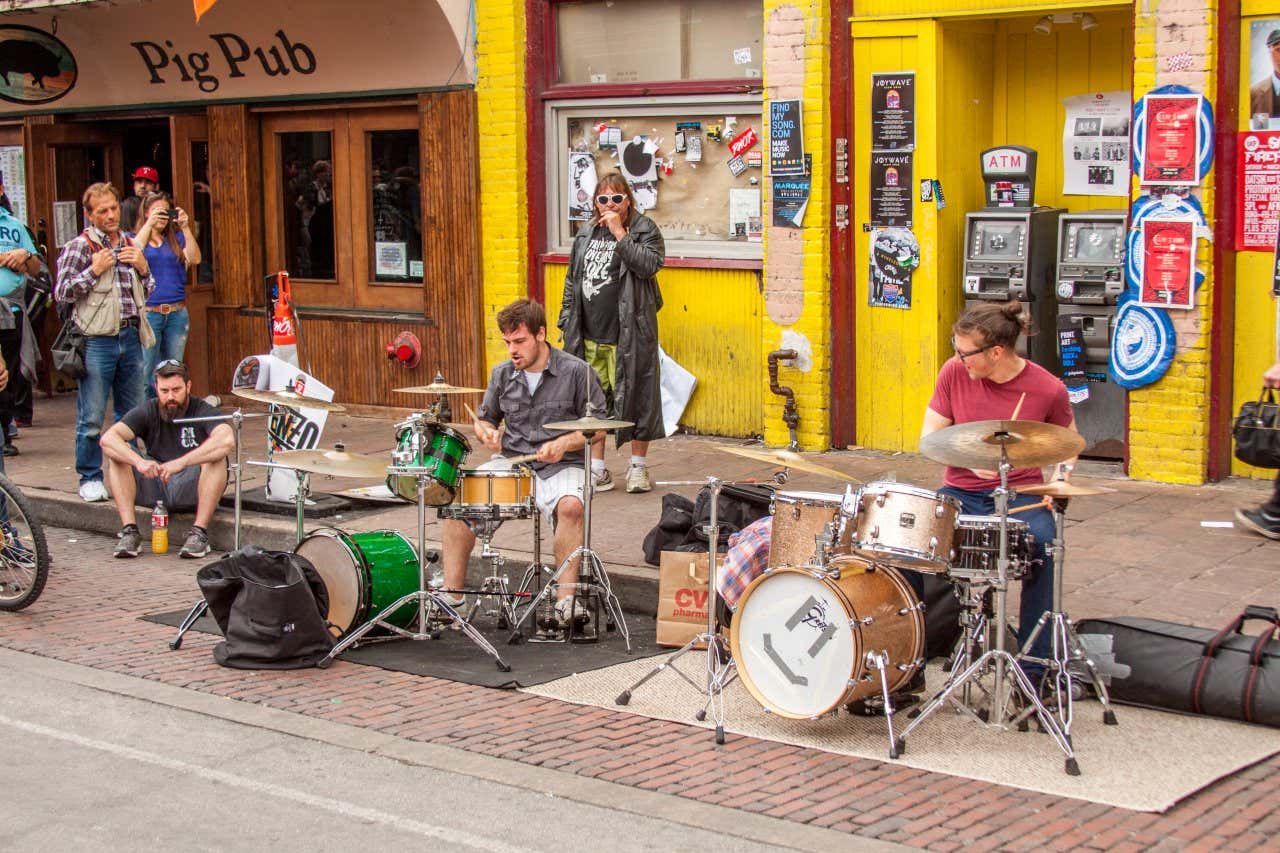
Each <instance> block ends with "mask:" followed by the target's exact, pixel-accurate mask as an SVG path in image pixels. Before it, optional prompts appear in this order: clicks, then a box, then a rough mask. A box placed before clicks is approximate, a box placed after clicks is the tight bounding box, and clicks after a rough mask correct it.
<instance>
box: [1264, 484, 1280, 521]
mask: <svg viewBox="0 0 1280 853" xmlns="http://www.w3.org/2000/svg"><path fill="white" fill-rule="evenodd" d="M1262 511H1263V512H1265V513H1266V514H1267V515H1269V516H1271V517H1272V518H1280V473H1277V474H1276V485H1275V489H1274V490H1273V491H1272V492H1271V500H1269V501H1267V502H1266V503H1264V504H1263V505H1262Z"/></svg>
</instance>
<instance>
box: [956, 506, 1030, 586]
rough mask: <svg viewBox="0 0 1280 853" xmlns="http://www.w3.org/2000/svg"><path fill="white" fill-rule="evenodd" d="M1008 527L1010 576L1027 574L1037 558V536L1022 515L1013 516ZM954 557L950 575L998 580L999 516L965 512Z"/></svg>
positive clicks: (962, 577)
mask: <svg viewBox="0 0 1280 853" xmlns="http://www.w3.org/2000/svg"><path fill="white" fill-rule="evenodd" d="M1008 524H1009V527H1008V530H1009V551H1008V553H1009V579H1010V580H1016V579H1018V578H1020V577H1022V576H1023V575H1025V574H1026V573H1027V569H1028V568H1030V566H1031V560H1032V559H1033V558H1034V557H1035V547H1036V538H1035V537H1034V536H1032V535H1031V528H1030V527H1028V526H1027V523H1026V522H1025V521H1023V520H1022V519H1019V518H1011V519H1009V521H1008ZM954 547H955V556H954V557H952V559H951V569H950V573H951V576H952V577H954V578H959V579H960V580H967V581H982V580H989V581H994V580H997V579H998V573H997V571H996V560H997V558H999V556H1000V516H998V515H962V516H960V521H959V524H958V525H957V527H956V542H955V546H954Z"/></svg>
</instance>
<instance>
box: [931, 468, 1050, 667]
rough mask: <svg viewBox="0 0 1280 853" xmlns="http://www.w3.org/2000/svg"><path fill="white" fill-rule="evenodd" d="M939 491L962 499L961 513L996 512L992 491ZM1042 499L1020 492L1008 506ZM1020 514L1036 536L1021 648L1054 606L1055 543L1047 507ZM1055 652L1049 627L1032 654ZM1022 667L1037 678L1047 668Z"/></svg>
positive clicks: (1022, 608)
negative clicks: (1051, 549) (1042, 616)
mask: <svg viewBox="0 0 1280 853" xmlns="http://www.w3.org/2000/svg"><path fill="white" fill-rule="evenodd" d="M938 491H939V492H941V493H942V494H944V495H951V497H953V498H955V499H956V500H958V501H960V506H961V512H963V513H964V514H965V515H995V511H996V505H995V501H994V500H993V499H992V497H991V493H990V492H968V491H964V490H963V489H956V488H952V487H951V486H943V487H942V488H941V489H939V490H938ZM1042 500H1044V499H1043V498H1042V497H1040V496H1039V495H1018V496H1017V497H1016V498H1014V499H1013V500H1011V501H1010V502H1009V509H1014V508H1016V507H1020V506H1026V505H1027V504H1035V503H1040V501H1042ZM1017 517H1018V519H1019V520H1021V521H1025V522H1026V523H1027V526H1028V527H1029V528H1030V529H1031V535H1032V536H1034V537H1035V538H1036V546H1035V551H1034V553H1033V554H1032V560H1031V567H1030V568H1029V569H1028V570H1027V574H1026V576H1025V577H1023V578H1022V600H1021V601H1020V602H1019V603H1018V647H1019V648H1021V647H1022V645H1023V644H1024V643H1026V641H1027V637H1030V636H1031V631H1032V630H1033V629H1034V628H1035V627H1036V623H1037V622H1038V621H1040V616H1041V615H1042V614H1043V613H1044V612H1045V611H1046V610H1052V609H1053V556H1052V555H1051V554H1050V553H1049V548H1050V547H1051V546H1052V545H1053V536H1054V524H1053V513H1052V512H1050V511H1049V510H1048V509H1032V510H1027V511H1026V512H1020V513H1018V515H1017ZM1052 651H1053V633H1052V632H1051V631H1050V630H1048V626H1046V627H1045V629H1044V630H1042V631H1041V632H1040V636H1039V637H1036V643H1035V645H1034V646H1032V647H1031V654H1032V655H1033V656H1034V657H1040V658H1047V657H1049V656H1050V654H1051V653H1052ZM1023 670H1025V671H1026V673H1027V675H1028V676H1029V677H1031V678H1033V679H1034V678H1038V677H1039V676H1040V674H1041V673H1043V672H1044V667H1042V666H1040V665H1039V664H1027V665H1025V666H1023Z"/></svg>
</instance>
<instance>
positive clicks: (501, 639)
mask: <svg viewBox="0 0 1280 853" xmlns="http://www.w3.org/2000/svg"><path fill="white" fill-rule="evenodd" d="M186 615H187V611H185V610H174V611H171V612H167V613H152V614H149V615H147V616H143V617H141V618H142V619H143V621H146V622H155V623H157V624H160V625H169V626H171V627H173V628H177V627H178V625H180V624H181V623H182V620H183V617H185V616H186ZM626 616H627V627H628V628H629V629H630V630H631V653H630V654H628V653H627V648H626V645H625V644H624V643H623V640H622V634H621V633H620V632H617V631H614V632H603V633H602V635H601V639H600V642H598V643H573V644H570V643H530V642H525V643H522V644H519V645H508V643H507V638H508V637H509V636H510V632H509V631H499V630H497V628H496V627H495V626H494V625H493V620H492V619H491V618H480V619H477V624H476V627H477V628H479V630H480V633H482V634H483V635H484V637H485V639H486V640H488V641H489V642H490V643H492V644H493V647H494V648H495V649H497V650H498V654H499V655H501V656H502V659H503V660H504V661H506V663H507V664H508V665H509V666H510V667H511V671H510V672H502V671H501V670H499V669H498V667H497V665H496V664H495V663H494V661H493V658H492V657H490V656H489V654H488V653H487V652H485V651H484V650H483V649H481V648H480V647H479V646H477V645H475V644H474V643H472V642H471V641H470V640H469V639H467V637H466V635H465V634H463V633H462V632H461V631H450V630H444V631H441V632H440V639H439V640H406V639H403V638H397V639H394V640H387V641H385V642H370V643H367V644H364V645H360V646H357V647H356V648H352V649H348V650H347V651H346V652H344V653H343V655H342V660H345V661H348V662H350V663H358V664H362V665H364V666H376V667H381V668H382V669H390V670H394V671H396V672H408V673H412V674H414V675H429V676H431V677H433V678H444V679H448V680H449V681H461V682H463V683H465V684H476V685H479V686H481V687H499V688H507V689H513V688H516V687H528V686H530V685H533V684H543V683H545V682H548V681H554V680H556V679H557V678H563V677H565V676H567V675H573V674H574V673H576V672H587V671H588V670H592V669H600V668H601V667H606V666H612V665H613V664H615V663H622V662H623V661H628V660H635V659H636V658H641V657H649V656H651V655H658V654H662V653H663V652H670V651H674V650H673V649H664V648H661V647H659V646H658V645H657V644H656V643H655V642H654V627H655V626H654V620H653V617H652V616H641V615H639V614H635V613H628V614H626ZM191 630H193V631H200V632H201V633H205V634H219V635H220V634H221V633H222V632H221V631H219V630H218V624H217V623H216V622H214V621H213V619H212V618H211V617H209V616H208V615H205V616H202V617H201V618H200V620H199V621H197V622H196V624H195V627H193V628H192V629H191ZM178 654H181V651H179V652H178Z"/></svg>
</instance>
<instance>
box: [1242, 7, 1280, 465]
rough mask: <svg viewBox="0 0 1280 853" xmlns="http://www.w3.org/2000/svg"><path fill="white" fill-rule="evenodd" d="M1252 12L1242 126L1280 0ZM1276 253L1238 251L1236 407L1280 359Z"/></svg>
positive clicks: (1245, 34) (1245, 23)
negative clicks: (1261, 30) (1265, 25)
mask: <svg viewBox="0 0 1280 853" xmlns="http://www.w3.org/2000/svg"><path fill="white" fill-rule="evenodd" d="M1244 12H1245V14H1247V15H1250V16H1251V17H1249V18H1244V19H1242V20H1241V22H1240V33H1241V35H1240V81H1241V85H1240V127H1239V129H1240V130H1245V129H1246V128H1247V127H1248V123H1249V87H1248V81H1249V76H1250V75H1249V24H1250V21H1251V20H1252V18H1253V17H1260V18H1280V2H1275V0H1269V1H1268V2H1260V3H1249V4H1245V8H1244ZM1271 261H1272V258H1271V254H1270V253H1268V252H1237V253H1236V282H1235V284H1236V311H1235V343H1234V351H1235V368H1234V392H1235V393H1234V395H1233V396H1234V399H1233V400H1232V405H1231V410H1232V411H1233V412H1238V411H1240V404H1241V403H1243V402H1245V401H1246V400H1251V399H1255V400H1256V399H1257V397H1258V390H1259V389H1260V388H1261V387H1262V371H1264V370H1266V369H1267V368H1268V367H1270V366H1271V365H1272V364H1274V363H1275V361H1276V359H1277V356H1278V354H1277V352H1276V324H1277V321H1278V318H1277V306H1276V300H1275V299H1274V298H1273V297H1272V296H1271ZM1231 472H1232V473H1233V474H1238V475H1241V476H1246V477H1258V478H1262V479H1271V478H1272V477H1274V476H1275V472H1274V471H1267V470H1264V469H1262V468H1254V467H1252V466H1249V465H1245V464H1244V463H1243V462H1241V461H1240V460H1238V459H1235V458H1234V457H1233V458H1232V462H1231Z"/></svg>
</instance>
